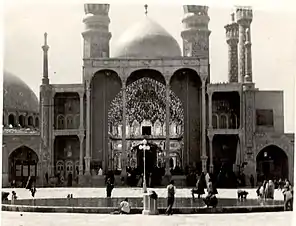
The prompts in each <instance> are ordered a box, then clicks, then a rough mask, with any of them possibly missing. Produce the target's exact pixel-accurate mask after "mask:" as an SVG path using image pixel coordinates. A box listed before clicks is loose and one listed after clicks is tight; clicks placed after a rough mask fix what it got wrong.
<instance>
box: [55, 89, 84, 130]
mask: <svg viewBox="0 0 296 226" xmlns="http://www.w3.org/2000/svg"><path fill="white" fill-rule="evenodd" d="M76 114H80V97H79V94H78V93H77V92H64V93H56V94H55V96H54V118H55V119H56V120H55V128H60V129H63V128H61V126H60V125H58V123H59V121H58V117H59V115H63V116H64V117H65V118H64V129H66V126H67V118H66V117H67V116H68V115H76ZM72 121H73V119H72Z"/></svg>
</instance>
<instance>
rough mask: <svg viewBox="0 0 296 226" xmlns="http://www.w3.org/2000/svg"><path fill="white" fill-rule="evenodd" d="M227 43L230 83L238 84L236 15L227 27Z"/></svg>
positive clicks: (232, 15) (232, 16)
mask: <svg viewBox="0 0 296 226" xmlns="http://www.w3.org/2000/svg"><path fill="white" fill-rule="evenodd" d="M225 30H226V42H227V44H228V81H229V82H238V50H237V43H238V24H237V23H236V22H235V19H234V13H232V14H231V22H230V24H227V25H226V26H225Z"/></svg>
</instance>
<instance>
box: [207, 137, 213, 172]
mask: <svg viewBox="0 0 296 226" xmlns="http://www.w3.org/2000/svg"><path fill="white" fill-rule="evenodd" d="M208 138H209V149H210V150H209V152H210V153H209V154H210V169H209V171H210V173H213V172H214V164H213V138H214V135H213V134H209V135H208Z"/></svg>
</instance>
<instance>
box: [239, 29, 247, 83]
mask: <svg viewBox="0 0 296 226" xmlns="http://www.w3.org/2000/svg"><path fill="white" fill-rule="evenodd" d="M238 68H239V71H238V73H239V77H238V81H239V82H244V77H245V27H244V26H243V25H242V24H239V62H238Z"/></svg>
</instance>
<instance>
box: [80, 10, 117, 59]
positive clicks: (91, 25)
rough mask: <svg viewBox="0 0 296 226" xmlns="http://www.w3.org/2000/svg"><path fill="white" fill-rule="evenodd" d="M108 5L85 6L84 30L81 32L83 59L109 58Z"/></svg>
mask: <svg viewBox="0 0 296 226" xmlns="http://www.w3.org/2000/svg"><path fill="white" fill-rule="evenodd" d="M109 7H110V5H109V4H85V5H84V12H85V14H86V16H85V18H84V19H83V23H84V24H85V29H84V31H83V32H82V36H83V39H84V53H83V58H105V57H109V41H110V39H111V33H110V32H109V24H110V18H109V15H108V14H109Z"/></svg>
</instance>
